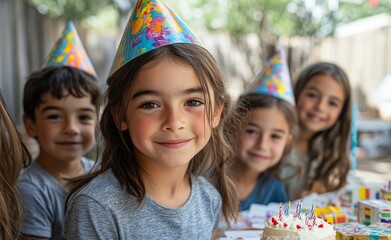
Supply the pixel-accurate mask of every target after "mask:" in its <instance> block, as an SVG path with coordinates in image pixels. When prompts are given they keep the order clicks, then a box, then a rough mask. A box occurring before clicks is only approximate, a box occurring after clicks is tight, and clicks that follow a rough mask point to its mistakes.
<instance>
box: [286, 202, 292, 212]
mask: <svg viewBox="0 0 391 240" xmlns="http://www.w3.org/2000/svg"><path fill="white" fill-rule="evenodd" d="M290 208H291V201H289V202H288V211H287V215H289V209H290Z"/></svg>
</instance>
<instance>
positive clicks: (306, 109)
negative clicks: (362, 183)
mask: <svg viewBox="0 0 391 240" xmlns="http://www.w3.org/2000/svg"><path fill="white" fill-rule="evenodd" d="M294 92H295V97H296V102H297V109H296V111H297V115H298V119H299V125H300V134H299V136H298V141H297V142H296V143H295V146H294V149H293V151H292V153H291V154H290V155H289V157H288V158H287V165H286V166H284V167H283V169H282V172H281V176H282V178H283V179H284V180H285V181H286V182H287V186H288V194H289V198H290V199H291V200H294V199H298V198H301V197H303V196H305V195H307V194H309V193H312V192H316V193H324V192H330V191H336V190H338V189H340V188H342V187H343V186H344V185H345V184H346V179H347V174H348V171H349V154H348V141H349V137H350V128H351V123H352V106H351V104H352V103H351V88H350V84H349V79H348V76H347V75H346V73H345V72H344V71H343V70H342V69H341V68H340V67H339V66H337V65H335V64H333V63H329V62H318V63H314V64H311V65H309V66H308V67H306V68H305V69H304V70H303V71H302V72H301V73H300V75H299V77H298V79H297V82H296V84H295V89H294Z"/></svg>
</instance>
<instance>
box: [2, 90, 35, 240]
mask: <svg viewBox="0 0 391 240" xmlns="http://www.w3.org/2000/svg"><path fill="white" fill-rule="evenodd" d="M0 156H1V157H0V166H1V167H0V239H3V240H13V239H18V236H19V230H20V225H21V221H22V207H21V203H20V199H19V191H18V188H17V186H16V182H17V179H18V176H19V173H20V171H21V169H22V167H26V166H28V165H29V164H30V161H31V160H30V155H29V152H28V150H27V148H26V147H25V145H24V144H23V142H22V140H21V136H20V134H19V133H18V131H17V130H16V127H15V125H14V123H13V122H12V120H11V117H10V116H9V114H8V111H7V108H6V106H5V103H4V101H3V98H2V96H1V95H0Z"/></svg>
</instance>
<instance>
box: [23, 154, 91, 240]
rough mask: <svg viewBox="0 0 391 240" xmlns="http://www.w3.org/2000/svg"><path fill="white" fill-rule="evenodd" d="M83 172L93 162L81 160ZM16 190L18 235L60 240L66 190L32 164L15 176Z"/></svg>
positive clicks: (45, 172)
mask: <svg viewBox="0 0 391 240" xmlns="http://www.w3.org/2000/svg"><path fill="white" fill-rule="evenodd" d="M81 160H82V163H83V168H84V172H85V173H86V172H88V171H90V170H91V169H92V168H93V166H94V164H95V162H94V161H92V160H89V159H87V158H82V159H81ZM18 187H19V190H20V194H21V199H22V203H23V223H22V229H21V232H22V233H23V234H25V235H32V236H37V237H42V238H49V239H63V234H62V233H63V227H64V214H65V213H64V212H65V198H66V194H67V192H66V190H65V189H64V188H63V187H62V186H61V185H60V183H59V182H58V181H57V180H56V179H55V178H54V177H53V176H52V175H50V174H49V173H48V172H47V171H46V170H44V169H43V168H42V167H41V166H40V165H39V164H37V163H36V162H33V163H32V164H31V166H30V167H28V168H27V169H25V170H24V171H23V172H22V174H21V175H20V177H19V180H18Z"/></svg>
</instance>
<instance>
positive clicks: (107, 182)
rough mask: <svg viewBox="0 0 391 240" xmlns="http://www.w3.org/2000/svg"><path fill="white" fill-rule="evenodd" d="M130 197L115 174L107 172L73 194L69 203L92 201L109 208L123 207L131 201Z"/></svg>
mask: <svg viewBox="0 0 391 240" xmlns="http://www.w3.org/2000/svg"><path fill="white" fill-rule="evenodd" d="M129 196H130V195H129V194H127V193H126V191H125V190H124V189H123V188H122V187H121V185H120V183H119V181H118V180H117V178H116V177H115V176H114V174H113V172H112V171H111V170H107V171H105V172H103V173H101V174H99V175H98V176H96V177H95V178H93V179H92V180H91V181H90V182H88V183H87V184H86V185H85V186H84V187H82V188H81V189H80V190H78V191H77V192H75V193H74V194H71V196H70V198H69V202H70V204H72V202H74V201H80V200H81V199H90V200H93V201H95V202H96V203H99V204H101V205H102V206H107V207H109V206H117V205H123V204H124V202H125V201H128V200H129Z"/></svg>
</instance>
